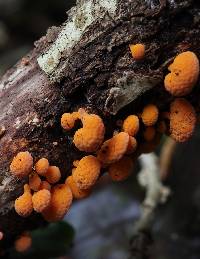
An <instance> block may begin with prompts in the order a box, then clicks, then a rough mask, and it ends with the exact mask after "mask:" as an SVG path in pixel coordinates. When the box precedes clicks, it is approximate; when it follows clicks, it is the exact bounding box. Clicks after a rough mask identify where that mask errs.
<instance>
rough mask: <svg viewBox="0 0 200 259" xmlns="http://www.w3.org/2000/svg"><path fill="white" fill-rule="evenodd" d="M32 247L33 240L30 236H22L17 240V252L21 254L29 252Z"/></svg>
mask: <svg viewBox="0 0 200 259" xmlns="http://www.w3.org/2000/svg"><path fill="white" fill-rule="evenodd" d="M31 245H32V238H31V237H30V235H22V236H20V237H19V238H18V239H17V240H15V244H14V246H15V250H16V251H17V252H19V253H22V252H25V251H27V250H28V249H29V248H30V247H31Z"/></svg>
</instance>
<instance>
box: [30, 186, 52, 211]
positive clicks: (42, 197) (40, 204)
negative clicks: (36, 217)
mask: <svg viewBox="0 0 200 259" xmlns="http://www.w3.org/2000/svg"><path fill="white" fill-rule="evenodd" d="M50 201H51V193H50V191H48V190H46V189H43V190H40V191H38V192H35V193H34V194H33V197H32V202H33V209H34V210H35V211H37V212H39V213H41V212H42V211H44V210H45V209H46V208H47V207H48V206H49V204H50Z"/></svg>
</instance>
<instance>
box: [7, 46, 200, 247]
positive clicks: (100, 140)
mask: <svg viewBox="0 0 200 259" xmlns="http://www.w3.org/2000/svg"><path fill="white" fill-rule="evenodd" d="M130 50H131V53H132V56H133V58H134V59H135V60H140V59H142V58H144V55H145V46H144V45H143V44H136V45H130ZM169 70H170V72H171V73H170V74H168V75H166V77H165V80H164V86H165V88H166V90H167V91H168V92H170V93H171V94H172V96H174V97H175V98H174V99H173V101H172V102H171V104H170V105H169V107H168V108H167V109H166V110H163V109H160V108H159V107H158V106H157V105H156V104H155V103H152V102H150V103H148V104H146V105H145V106H144V107H143V109H142V110H141V111H138V113H135V114H134V113H133V114H128V116H127V117H125V118H122V119H121V123H120V124H119V121H116V125H113V128H114V129H113V135H112V136H111V137H110V138H106V139H105V133H106V128H105V125H104V122H103V120H102V118H101V117H100V116H99V115H96V114H91V113H89V112H88V111H87V110H86V109H83V108H80V109H79V110H78V111H76V112H72V113H64V114H63V115H62V118H61V126H62V128H63V130H64V131H65V133H66V134H72V132H74V131H72V130H75V133H73V144H74V147H76V148H77V149H78V150H79V151H83V152H87V153H89V154H85V155H84V156H83V157H82V158H80V160H75V161H74V162H73V164H72V166H71V175H69V176H68V177H67V179H65V181H64V183H63V182H60V179H61V172H60V169H59V168H58V167H57V166H51V165H50V164H49V161H48V159H46V158H41V159H39V160H38V161H37V162H36V163H35V165H34V164H33V158H32V156H31V154H30V153H29V152H27V151H26V152H20V153H18V154H17V155H16V156H15V157H14V159H13V161H12V163H11V165H10V171H11V173H12V174H14V175H16V176H17V177H20V178H22V177H25V176H27V175H29V183H28V184H25V185H24V193H23V194H22V195H21V196H20V197H19V198H17V199H16V201H15V210H16V212H17V213H18V214H19V215H20V216H22V217H27V216H29V215H30V214H31V213H32V211H33V210H35V211H36V212H37V213H41V214H42V215H43V217H44V218H45V219H46V220H47V221H50V222H53V221H57V220H61V219H62V218H63V217H64V215H65V214H66V212H67V211H68V210H69V208H70V206H71V204H72V200H73V198H75V199H82V198H85V197H87V196H88V195H89V194H90V193H91V191H92V189H93V187H94V185H95V184H96V182H97V181H98V179H99V178H100V177H101V174H102V173H103V172H105V171H107V172H108V175H109V176H110V178H111V179H112V180H113V181H123V180H126V179H127V178H128V177H129V176H130V174H131V172H132V171H133V170H134V164H135V160H136V158H137V157H138V156H139V155H140V154H141V153H148V152H152V151H153V150H154V149H155V148H156V146H157V145H158V144H159V142H160V139H161V136H162V134H167V135H170V136H171V137H172V138H174V139H175V140H176V141H178V142H183V141H187V140H188V139H189V137H190V136H191V135H192V133H193V130H194V127H195V124H196V112H195V110H194V108H193V106H192V105H191V104H190V102H189V101H187V100H186V99H184V98H176V97H177V96H185V95H187V94H189V93H190V92H191V91H192V89H193V88H194V87H195V84H196V83H197V81H198V78H199V60H198V58H197V56H196V55H195V54H194V53H193V52H191V51H186V52H183V53H181V54H179V55H178V56H177V57H176V58H175V59H174V62H173V63H172V64H171V65H170V66H169ZM76 122H79V123H76ZM78 125H79V128H78V129H77V127H78ZM80 125H81V126H80ZM20 242H21V241H18V244H17V243H16V246H17V247H18V250H23V249H22V248H21V245H20Z"/></svg>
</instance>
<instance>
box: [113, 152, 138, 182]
mask: <svg viewBox="0 0 200 259" xmlns="http://www.w3.org/2000/svg"><path fill="white" fill-rule="evenodd" d="M133 165H134V163H133V160H132V159H131V158H130V157H126V156H125V157H123V158H122V159H120V160H119V161H117V162H115V163H114V164H111V165H110V166H109V168H108V173H109V175H110V177H111V179H112V180H113V181H124V180H126V179H127V178H128V177H129V176H130V174H131V172H132V170H133Z"/></svg>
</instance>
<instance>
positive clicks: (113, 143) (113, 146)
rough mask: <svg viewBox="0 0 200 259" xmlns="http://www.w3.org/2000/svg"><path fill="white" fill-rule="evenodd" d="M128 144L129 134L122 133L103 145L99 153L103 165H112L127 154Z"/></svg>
mask: <svg viewBox="0 0 200 259" xmlns="http://www.w3.org/2000/svg"><path fill="white" fill-rule="evenodd" d="M128 144H129V135H128V133H126V132H120V133H118V134H116V135H115V136H113V137H112V138H111V139H109V140H106V141H105V142H104V143H103V145H102V147H101V149H100V150H99V151H98V154H97V158H98V159H99V161H100V162H101V163H102V164H103V165H106V164H112V163H114V162H116V161H118V160H119V159H121V158H122V156H123V155H124V154H125V153H126V150H127V147H128Z"/></svg>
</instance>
